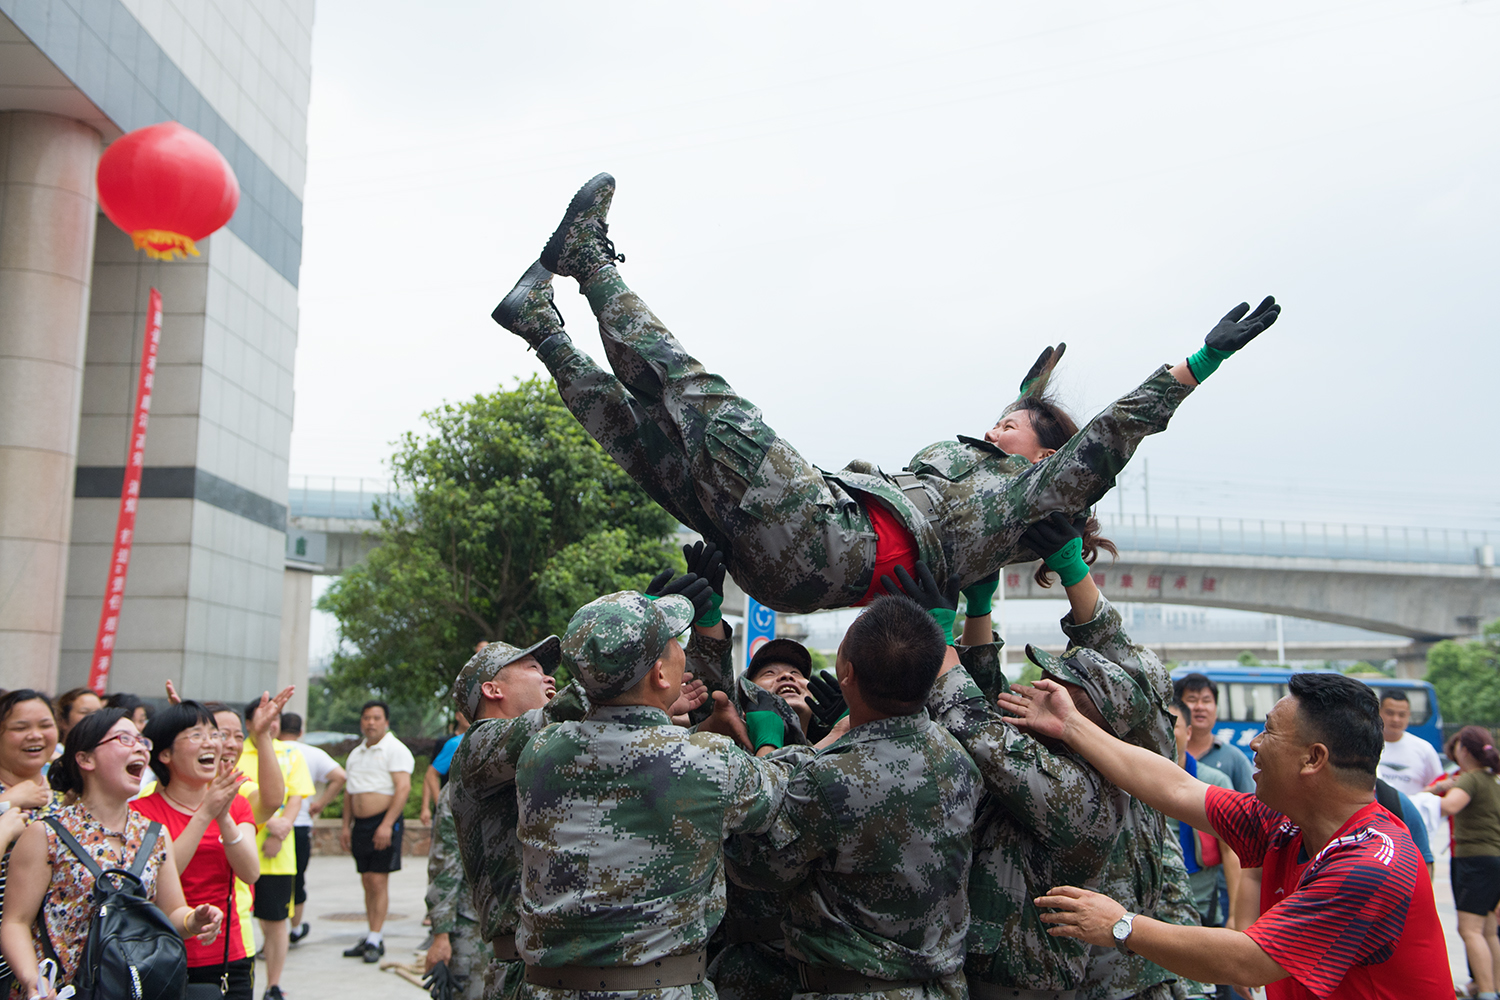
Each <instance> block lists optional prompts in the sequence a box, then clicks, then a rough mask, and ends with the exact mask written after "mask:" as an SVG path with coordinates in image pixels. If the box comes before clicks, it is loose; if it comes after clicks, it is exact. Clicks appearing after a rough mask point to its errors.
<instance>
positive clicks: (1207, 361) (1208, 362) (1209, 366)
mask: <svg viewBox="0 0 1500 1000" xmlns="http://www.w3.org/2000/svg"><path fill="white" fill-rule="evenodd" d="M1233 355H1234V352H1233V351H1221V350H1219V349H1218V348H1217V347H1209V346H1208V345H1207V344H1204V345H1203V346H1202V347H1201V348H1199V349H1198V353H1197V354H1194V355H1193V356H1192V357H1190V358H1188V359H1187V366H1188V370H1189V371H1191V372H1192V373H1193V378H1195V379H1197V380H1198V381H1199V382H1202V381H1203V380H1204V379H1206V378H1208V377H1209V376H1210V375H1212V374H1213V373H1214V372H1216V371H1218V370H1219V363H1220V362H1221V361H1223V360H1224V359H1225V358H1228V357H1232V356H1233Z"/></svg>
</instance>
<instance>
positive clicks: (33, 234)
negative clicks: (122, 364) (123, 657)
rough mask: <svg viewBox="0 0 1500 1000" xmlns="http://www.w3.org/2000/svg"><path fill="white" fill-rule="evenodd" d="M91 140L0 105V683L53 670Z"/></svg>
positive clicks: (35, 679)
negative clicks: (4, 109)
mask: <svg viewBox="0 0 1500 1000" xmlns="http://www.w3.org/2000/svg"><path fill="white" fill-rule="evenodd" d="M99 149H100V137H99V133H97V132H95V131H94V130H93V129H91V128H89V127H88V126H86V125H83V124H81V123H80V122H76V121H73V120H72V119H68V118H60V117H57V116H55V115H46V114H37V113H34V112H26V111H8V112H0V687H6V688H17V687H34V688H39V689H41V690H43V691H47V692H49V693H50V692H52V689H53V688H54V687H55V685H56V682H57V660H58V645H59V639H60V636H61V633H62V616H63V595H64V587H65V585H66V583H67V559H68V536H69V532H70V528H71V524H72V508H73V469H74V464H75V457H76V454H77V450H78V420H79V403H80V399H79V397H80V392H81V386H82V381H83V360H84V357H83V352H84V340H85V333H86V330H87V326H88V311H89V310H88V306H89V278H90V274H91V271H92V268H93V258H94V218H95V214H96V211H97V208H96V202H95V191H94V168H95V166H96V165H97V163H98V161H99Z"/></svg>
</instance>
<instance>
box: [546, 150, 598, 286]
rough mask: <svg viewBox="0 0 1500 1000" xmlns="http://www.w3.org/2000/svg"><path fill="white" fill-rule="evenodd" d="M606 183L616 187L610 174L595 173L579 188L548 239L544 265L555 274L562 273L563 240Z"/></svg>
mask: <svg viewBox="0 0 1500 1000" xmlns="http://www.w3.org/2000/svg"><path fill="white" fill-rule="evenodd" d="M606 185H608V186H609V187H614V185H615V179H614V178H613V177H611V176H610V175H609V174H595V175H594V176H593V177H591V178H589V180H588V181H587V182H586V183H585V184H584V185H583V187H581V188H579V189H578V193H577V194H575V195H574V196H573V200H572V201H570V202H568V210H567V211H566V212H564V213H563V218H562V222H560V223H559V224H558V226H557V229H556V230H555V231H553V233H552V238H551V239H549V240H548V241H547V245H546V246H545V247H543V248H542V257H541V262H542V266H543V267H545V268H546V269H547V270H549V271H551V272H552V273H553V274H562V272H561V271H559V270H558V269H557V267H558V261H559V260H560V259H561V258H562V251H563V242H564V241H565V240H566V239H567V238H568V230H569V229H571V228H573V223H574V222H576V221H578V216H579V215H580V214H582V212H583V210H584V209H585V208H588V206H589V205H591V204H593V202H594V197H595V195H597V194H598V193H599V190H600V188H603V187H604V186H606Z"/></svg>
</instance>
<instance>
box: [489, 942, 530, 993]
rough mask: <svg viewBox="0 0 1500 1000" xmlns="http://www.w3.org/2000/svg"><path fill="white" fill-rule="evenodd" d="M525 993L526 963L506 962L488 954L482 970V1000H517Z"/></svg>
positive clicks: (492, 954)
mask: <svg viewBox="0 0 1500 1000" xmlns="http://www.w3.org/2000/svg"><path fill="white" fill-rule="evenodd" d="M525 992H526V963H525V962H520V961H515V962H506V961H502V960H501V959H498V958H496V957H495V956H494V953H493V952H491V954H490V961H489V964H488V965H486V966H485V969H484V1000H519V998H520V997H521V996H522V995H523V994H524V993H525Z"/></svg>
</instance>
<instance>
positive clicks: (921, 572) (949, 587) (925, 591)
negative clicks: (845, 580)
mask: <svg viewBox="0 0 1500 1000" xmlns="http://www.w3.org/2000/svg"><path fill="white" fill-rule="evenodd" d="M912 568H913V569H915V570H916V571H917V578H916V579H915V580H913V579H912V577H911V574H910V573H908V572H906V567H904V566H897V567H896V579H894V580H892V579H891V578H890V577H888V576H885V575H883V574H882V575H881V577H880V585H881V586H882V587H884V588H885V591H886V593H888V594H905V595H906V596H907V597H910V598H911V599H912V600H914V601H916V602H917V603H918V604H920V605H922V607H924V608H926V609H927V613H928V614H929V615H931V616H932V620H933V621H935V622H937V623H938V627H940V628H941V629H942V630H943V638H945V639H947V640H948V641H949V642H952V641H953V620H954V619H955V618H957V617H958V574H957V573H954V574H953V575H952V576H950V577H948V582H947V583H946V584H945V585H944V586H942V587H939V586H938V582H937V580H936V579H935V578H934V577H933V575H932V570H930V569H928V568H927V564H926V563H924V562H923V561H922V560H920V559H918V560H917V561H916V562H915V563H913V564H912Z"/></svg>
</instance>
